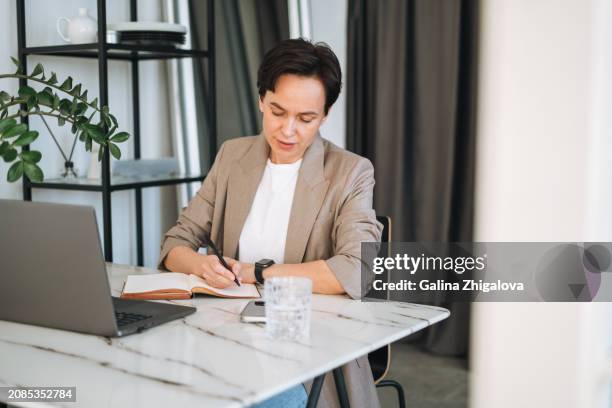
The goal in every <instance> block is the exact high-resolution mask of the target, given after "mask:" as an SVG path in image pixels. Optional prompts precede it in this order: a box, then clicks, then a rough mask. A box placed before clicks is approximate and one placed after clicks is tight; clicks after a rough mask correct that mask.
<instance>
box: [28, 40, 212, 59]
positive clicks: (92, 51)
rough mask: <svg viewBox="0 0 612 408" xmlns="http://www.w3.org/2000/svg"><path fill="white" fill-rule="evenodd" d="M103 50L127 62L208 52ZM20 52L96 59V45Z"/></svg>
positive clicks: (126, 46)
mask: <svg viewBox="0 0 612 408" xmlns="http://www.w3.org/2000/svg"><path fill="white" fill-rule="evenodd" d="M104 49H105V50H106V55H107V57H108V58H109V59H116V60H128V61H130V60H133V61H137V60H159V59H170V58H208V57H209V53H208V51H204V50H190V49H183V48H175V47H168V46H159V45H129V44H105V45H104ZM22 52H23V54H24V55H51V56H61V57H80V58H98V43H91V44H64V45H51V46H44V47H26V48H24V49H23V51H22Z"/></svg>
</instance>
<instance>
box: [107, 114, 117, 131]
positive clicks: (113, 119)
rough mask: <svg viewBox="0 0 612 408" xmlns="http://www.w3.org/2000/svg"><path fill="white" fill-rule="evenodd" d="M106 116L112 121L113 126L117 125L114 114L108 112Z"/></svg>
mask: <svg viewBox="0 0 612 408" xmlns="http://www.w3.org/2000/svg"><path fill="white" fill-rule="evenodd" d="M108 117H109V118H110V120H111V122H113V127H115V128H116V127H117V126H118V123H117V118H116V117H115V116H114V115H111V114H110V113H109V114H108Z"/></svg>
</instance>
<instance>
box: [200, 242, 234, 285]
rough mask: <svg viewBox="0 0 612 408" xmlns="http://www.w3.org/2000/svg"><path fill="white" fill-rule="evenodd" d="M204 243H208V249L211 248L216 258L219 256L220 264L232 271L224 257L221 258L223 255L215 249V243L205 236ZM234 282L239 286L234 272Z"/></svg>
mask: <svg viewBox="0 0 612 408" xmlns="http://www.w3.org/2000/svg"><path fill="white" fill-rule="evenodd" d="M206 245H208V246H209V247H210V249H212V251H213V252H214V254H215V255H216V256H217V258H219V262H221V265H223V267H224V268H225V269H227V270H228V271H230V272H231V273H234V271H232V268H230V267H229V265H228V264H227V262H225V259H223V257H222V256H221V254H220V253H219V251H218V250H217V247H216V246H215V244H213V242H212V240H211V239H210V238H208V237H206ZM234 282H236V285H238V286H240V282H238V277H237V276H236V274H234Z"/></svg>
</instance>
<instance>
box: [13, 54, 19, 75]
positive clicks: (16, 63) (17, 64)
mask: <svg viewBox="0 0 612 408" xmlns="http://www.w3.org/2000/svg"><path fill="white" fill-rule="evenodd" d="M11 61H13V64H15V66H16V67H17V71H15V73H16V74H19V73H21V63H20V62H19V60H18V59H16V58H14V57H11Z"/></svg>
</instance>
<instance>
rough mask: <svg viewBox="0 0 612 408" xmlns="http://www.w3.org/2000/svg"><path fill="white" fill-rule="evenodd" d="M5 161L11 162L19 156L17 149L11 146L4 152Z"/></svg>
mask: <svg viewBox="0 0 612 408" xmlns="http://www.w3.org/2000/svg"><path fill="white" fill-rule="evenodd" d="M3 158H4V161H5V162H6V163H10V162H12V161H13V160H15V159H16V158H17V149H13V148H12V147H11V148H9V149H8V150H7V151H6V152H4V157H3Z"/></svg>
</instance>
